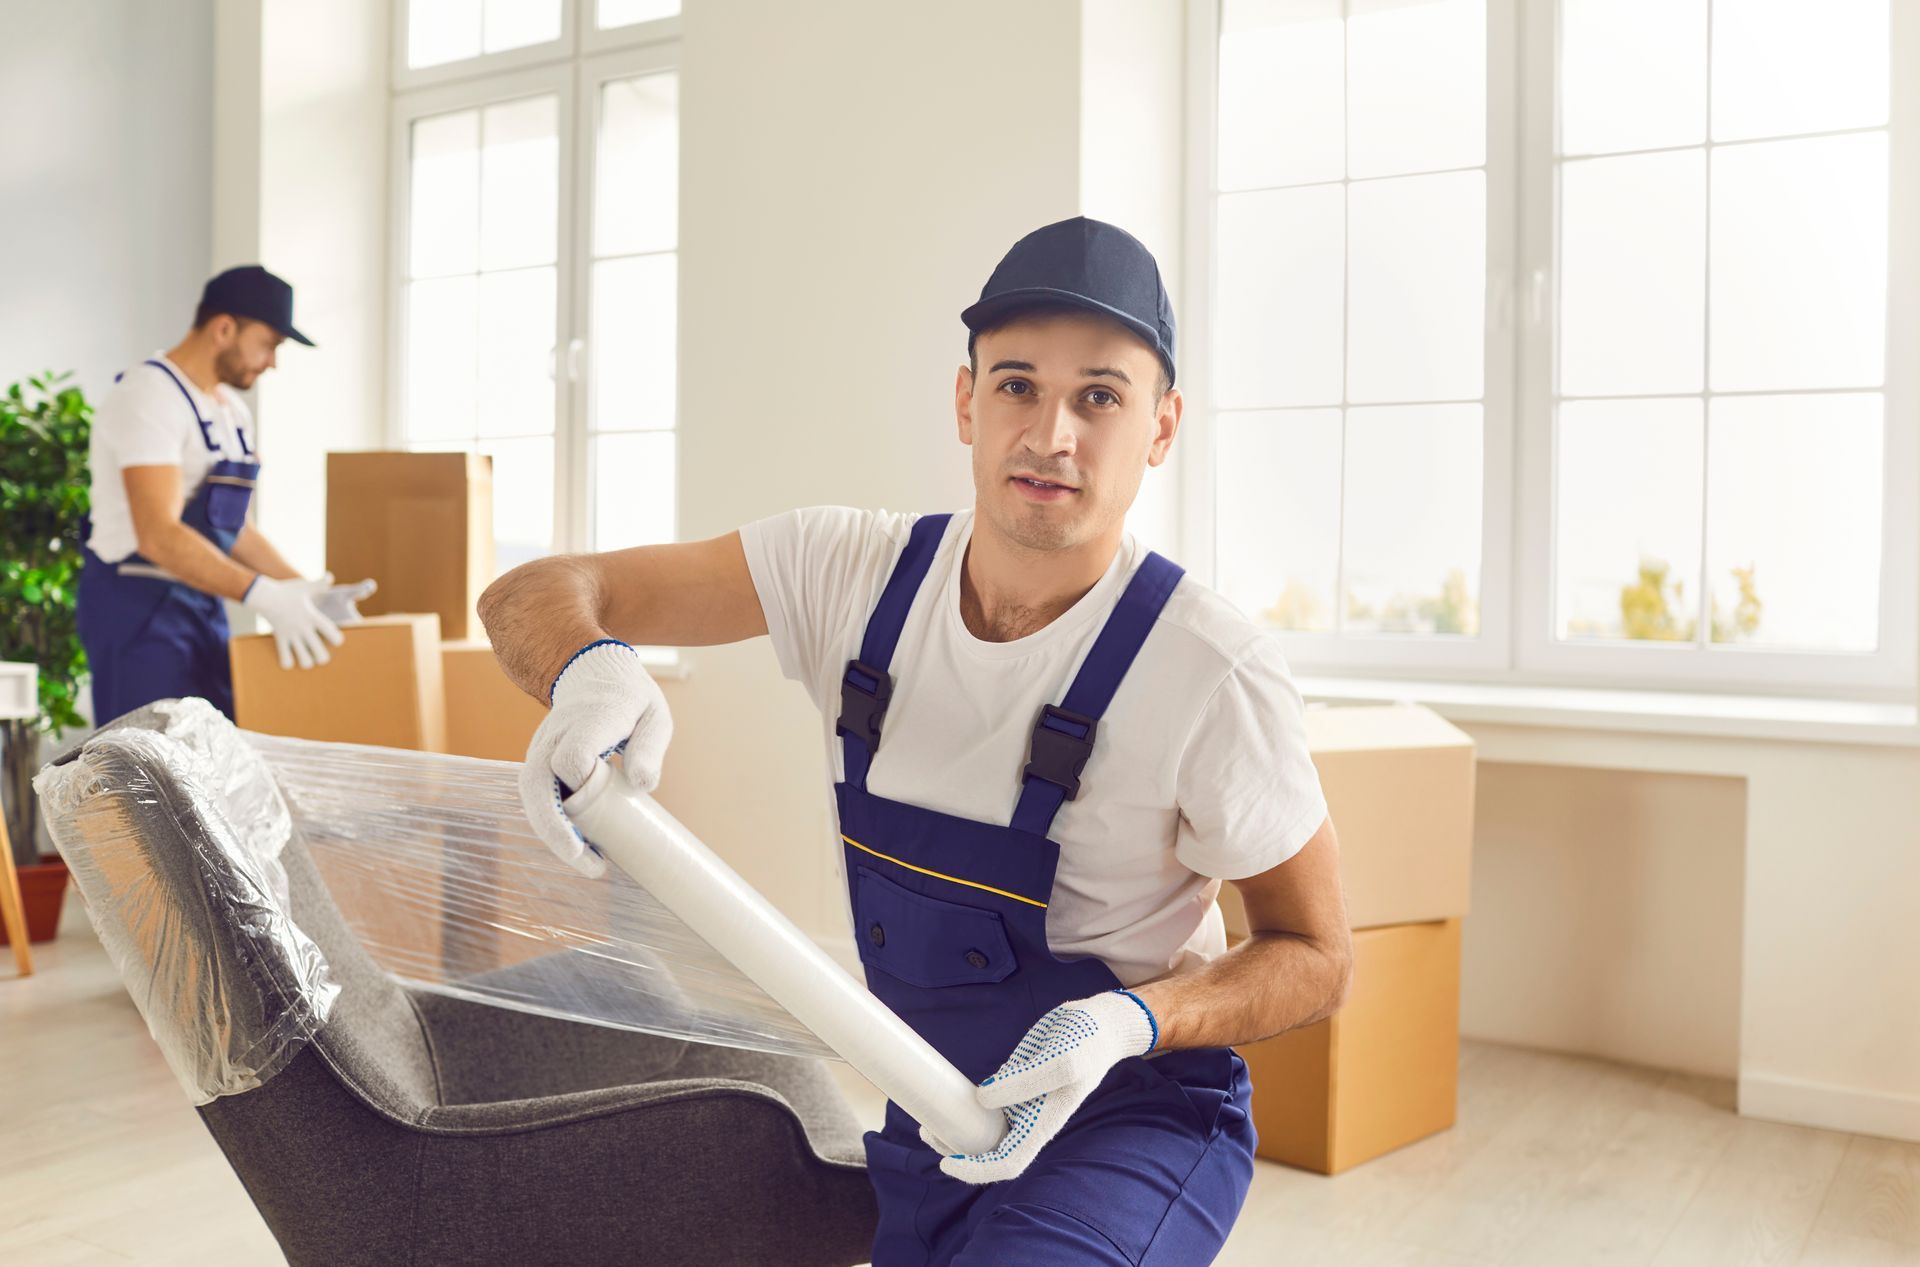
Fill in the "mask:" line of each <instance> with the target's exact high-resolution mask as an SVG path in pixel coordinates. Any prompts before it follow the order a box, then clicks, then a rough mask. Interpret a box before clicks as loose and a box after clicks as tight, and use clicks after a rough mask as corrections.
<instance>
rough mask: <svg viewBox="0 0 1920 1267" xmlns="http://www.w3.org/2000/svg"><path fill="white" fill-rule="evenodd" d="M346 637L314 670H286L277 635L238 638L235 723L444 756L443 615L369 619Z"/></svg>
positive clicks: (235, 644)
mask: <svg viewBox="0 0 1920 1267" xmlns="http://www.w3.org/2000/svg"><path fill="white" fill-rule="evenodd" d="M340 632H341V634H342V635H344V636H345V638H346V641H345V642H344V643H343V644H342V645H340V646H338V647H333V648H331V649H330V654H331V659H330V660H329V661H328V663H326V664H323V665H319V666H317V667H315V668H311V669H301V668H292V669H283V668H281V667H280V657H279V653H278V651H276V650H275V647H274V642H273V635H272V634H248V635H245V636H243V637H239V638H235V639H233V641H232V642H231V643H230V644H229V647H228V650H229V653H230V655H231V658H232V662H233V712H234V720H235V721H236V722H238V723H239V724H240V726H241V727H242V728H243V729H246V730H258V731H262V732H264V733H266V734H269V735H291V736H293V737H294V738H297V739H325V740H330V741H333V742H336V743H367V744H379V745H381V746H383V747H388V748H417V749H421V750H424V751H428V752H439V751H442V750H444V748H445V747H446V736H447V705H446V695H445V686H444V682H443V678H442V671H441V666H440V618H439V616H437V615H433V614H427V615H405V616H370V617H368V618H366V619H365V620H363V621H361V622H360V623H359V624H354V625H347V626H345V627H344V628H342V629H341V631H340Z"/></svg>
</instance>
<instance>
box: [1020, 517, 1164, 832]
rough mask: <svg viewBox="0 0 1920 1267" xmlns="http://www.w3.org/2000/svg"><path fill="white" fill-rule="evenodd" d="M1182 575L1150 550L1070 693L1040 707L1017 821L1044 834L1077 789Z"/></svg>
mask: <svg viewBox="0 0 1920 1267" xmlns="http://www.w3.org/2000/svg"><path fill="white" fill-rule="evenodd" d="M1184 575H1186V570H1185V569H1184V568H1182V567H1181V566H1180V565H1179V564H1177V563H1174V562H1172V561H1171V560H1169V559H1166V558H1163V557H1162V556H1160V555H1158V554H1149V555H1147V557H1146V560H1145V561H1144V562H1143V563H1141V565H1140V566H1139V568H1137V569H1136V570H1135V571H1134V574H1133V579H1132V580H1130V581H1128V582H1127V588H1126V592H1125V593H1123V594H1121V595H1120V601H1119V602H1118V603H1116V604H1114V608H1113V612H1112V614H1110V615H1109V616H1108V617H1107V623H1106V625H1105V626H1104V627H1103V628H1102V629H1101V630H1100V634H1099V636H1098V637H1097V638H1095V639H1094V641H1093V647H1092V649H1090V650H1089V651H1088V652H1087V658H1086V659H1085V660H1084V661H1083V662H1082V663H1081V665H1080V672H1079V673H1077V674H1075V675H1074V679H1073V685H1072V686H1070V687H1068V688H1067V697H1066V699H1064V700H1062V701H1061V702H1060V703H1058V704H1048V705H1047V706H1046V707H1045V708H1043V709H1041V710H1040V719H1039V720H1038V721H1036V722H1035V723H1034V725H1033V740H1032V744H1031V746H1030V748H1029V755H1028V759H1027V767H1026V770H1025V771H1024V772H1023V773H1022V776H1021V778H1022V783H1021V788H1020V803H1019V804H1018V805H1016V806H1015V807H1014V811H1013V824H1012V825H1013V826H1014V827H1015V828H1017V829H1019V830H1021V831H1026V832H1032V833H1033V834H1034V835H1036V836H1045V835H1046V834H1047V833H1048V832H1049V831H1051V830H1052V829H1053V819H1054V815H1056V814H1058V813H1059V812H1060V806H1061V805H1062V804H1063V803H1065V802H1067V801H1070V800H1072V799H1073V798H1074V797H1075V796H1077V795H1079V793H1080V772H1081V771H1082V770H1084V769H1085V768H1086V765H1087V758H1088V757H1090V756H1092V755H1093V736H1094V732H1095V731H1096V730H1098V729H1099V723H1100V718H1101V716H1102V714H1104V713H1105V712H1106V711H1107V705H1109V704H1111V703H1112V702H1113V696H1114V692H1115V691H1118V690H1119V689H1120V682H1121V680H1122V679H1123V678H1125V677H1126V676H1127V670H1128V669H1129V668H1131V667H1133V660H1134V657H1135V656H1137V655H1138V654H1139V653H1140V648H1141V646H1142V645H1143V644H1144V643H1145V642H1146V640H1147V635H1148V634H1149V633H1152V632H1153V625H1154V622H1155V621H1156V620H1158V619H1159V618H1160V611H1161V609H1162V608H1164V607H1165V606H1166V605H1167V599H1168V598H1170V597H1171V596H1172V595H1173V590H1174V587H1175V586H1177V585H1178V584H1180V578H1181V577H1182V576H1184Z"/></svg>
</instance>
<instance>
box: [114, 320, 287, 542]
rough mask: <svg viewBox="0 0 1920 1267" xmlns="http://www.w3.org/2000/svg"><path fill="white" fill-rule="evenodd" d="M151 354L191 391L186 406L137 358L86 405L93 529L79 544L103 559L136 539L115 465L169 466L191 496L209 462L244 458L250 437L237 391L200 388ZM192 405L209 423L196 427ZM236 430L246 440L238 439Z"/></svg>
mask: <svg viewBox="0 0 1920 1267" xmlns="http://www.w3.org/2000/svg"><path fill="white" fill-rule="evenodd" d="M153 359H154V360H156V361H165V362H166V364H167V365H168V366H169V367H170V368H172V370H173V372H174V374H175V376H176V377H178V378H179V380H180V382H181V384H182V385H183V386H185V387H186V389H187V394H188V395H189V396H191V397H192V398H193V407H192V408H191V409H190V408H188V406H187V401H186V398H185V397H182V396H181V395H180V388H179V387H175V386H174V385H173V380H172V379H170V378H168V377H167V375H166V371H165V370H161V369H157V368H155V367H154V366H151V365H148V364H146V363H145V362H144V361H143V362H141V363H140V364H138V365H135V366H133V367H132V368H130V369H129V370H127V372H126V374H125V375H124V376H123V377H122V378H121V379H120V381H119V382H118V383H115V384H114V386H113V389H112V390H111V391H109V392H108V393H107V394H106V396H105V398H104V399H102V400H101V402H100V404H99V406H98V407H97V408H96V409H95V410H94V412H93V438H92V440H91V441H90V442H89V443H88V446H87V457H88V461H89V462H90V463H91V464H92V469H93V536H92V537H91V538H89V539H88V541H87V544H88V545H89V546H91V547H92V548H93V552H94V553H95V554H97V555H99V556H100V557H101V558H102V559H104V560H106V561H107V562H108V563H118V562H119V561H120V560H122V559H124V558H126V557H127V556H128V555H130V554H132V553H133V552H134V549H135V547H136V545H137V544H138V540H137V538H136V537H135V535H134V531H133V508H132V506H131V505H129V504H128V502H127V485H126V482H125V481H124V480H123V479H121V476H120V472H121V471H123V470H125V469H126V468H127V467H129V466H177V467H179V468H180V492H181V495H182V496H183V497H184V498H185V499H186V500H188V501H192V500H193V496H194V494H195V493H197V492H199V491H200V485H201V483H202V482H203V481H204V480H205V479H206V478H207V472H208V471H211V470H212V469H213V464H214V463H215V462H218V461H220V460H222V459H223V458H233V459H235V460H238V461H248V460H251V459H250V458H249V457H248V454H247V451H246V444H252V443H253V438H254V437H253V415H252V414H251V413H249V412H248V410H247V402H246V401H244V400H242V399H241V398H240V394H239V393H238V392H235V391H232V390H230V389H229V388H228V387H227V386H226V385H225V384H224V383H223V384H221V386H220V387H219V388H218V389H217V390H216V391H215V392H214V393H213V394H212V395H208V394H207V393H206V392H203V391H201V390H200V389H199V388H198V387H196V386H194V384H193V380H192V379H190V378H188V377H187V376H186V373H185V371H183V370H182V369H181V368H180V367H179V366H177V365H174V364H173V362H172V361H168V360H167V358H166V357H165V356H163V355H161V354H160V353H158V352H155V353H154V354H153ZM196 409H197V410H199V416H200V417H201V418H204V419H206V420H207V421H208V422H210V423H212V424H213V425H212V426H210V427H208V428H206V429H205V430H204V431H203V430H202V429H201V427H200V424H199V422H198V421H196V420H195V417H194V410H196ZM243 435H244V436H245V439H246V444H242V443H241V437H242V436H243ZM210 446H211V447H210Z"/></svg>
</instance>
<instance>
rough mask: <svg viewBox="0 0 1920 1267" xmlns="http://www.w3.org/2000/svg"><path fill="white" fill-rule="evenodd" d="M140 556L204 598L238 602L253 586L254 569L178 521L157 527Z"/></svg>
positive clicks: (142, 543) (145, 542) (143, 546)
mask: <svg viewBox="0 0 1920 1267" xmlns="http://www.w3.org/2000/svg"><path fill="white" fill-rule="evenodd" d="M139 545H140V553H141V555H142V556H143V557H144V558H146V559H147V561H148V562H150V563H152V564H153V565H154V566H155V567H159V568H164V569H165V570H166V571H168V572H170V573H172V574H173V575H174V576H176V577H179V578H180V580H181V581H183V582H185V583H186V584H188V585H190V586H192V587H193V588H194V589H197V590H199V591H200V592H201V593H203V594H213V595H217V596H218V597H220V598H230V599H232V600H233V601H234V602H236V603H237V602H239V601H240V600H241V599H242V598H243V597H244V596H245V595H246V592H247V587H248V586H249V585H252V584H253V578H254V574H255V571H256V569H254V568H251V567H247V566H244V565H243V564H240V563H237V562H235V561H234V560H233V559H232V558H229V557H228V556H227V555H226V554H225V553H223V552H222V551H221V549H220V547H219V546H217V545H215V544H213V542H211V541H209V540H207V539H206V538H205V537H203V536H201V535H200V534H199V533H198V532H196V531H194V530H193V529H192V528H189V527H187V525H186V524H184V523H181V522H180V521H179V520H178V519H174V520H170V521H168V522H166V523H163V524H160V525H159V526H158V528H157V529H156V530H155V531H154V533H153V535H152V537H151V538H150V539H149V540H145V541H141V542H140V543H139Z"/></svg>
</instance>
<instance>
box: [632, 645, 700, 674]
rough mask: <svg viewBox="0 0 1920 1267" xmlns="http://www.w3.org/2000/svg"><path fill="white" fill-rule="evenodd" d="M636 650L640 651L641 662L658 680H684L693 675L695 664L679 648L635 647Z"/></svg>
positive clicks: (648, 672)
mask: <svg viewBox="0 0 1920 1267" xmlns="http://www.w3.org/2000/svg"><path fill="white" fill-rule="evenodd" d="M634 650H635V651H637V652H639V653H640V663H641V664H644V665H645V666H646V667H647V674H648V676H650V677H652V678H653V680H654V681H656V682H682V681H685V680H686V679H687V678H688V677H690V676H692V673H693V666H692V665H690V664H688V663H687V657H686V656H684V655H682V654H680V651H679V650H678V649H677V648H674V647H635V648H634Z"/></svg>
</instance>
